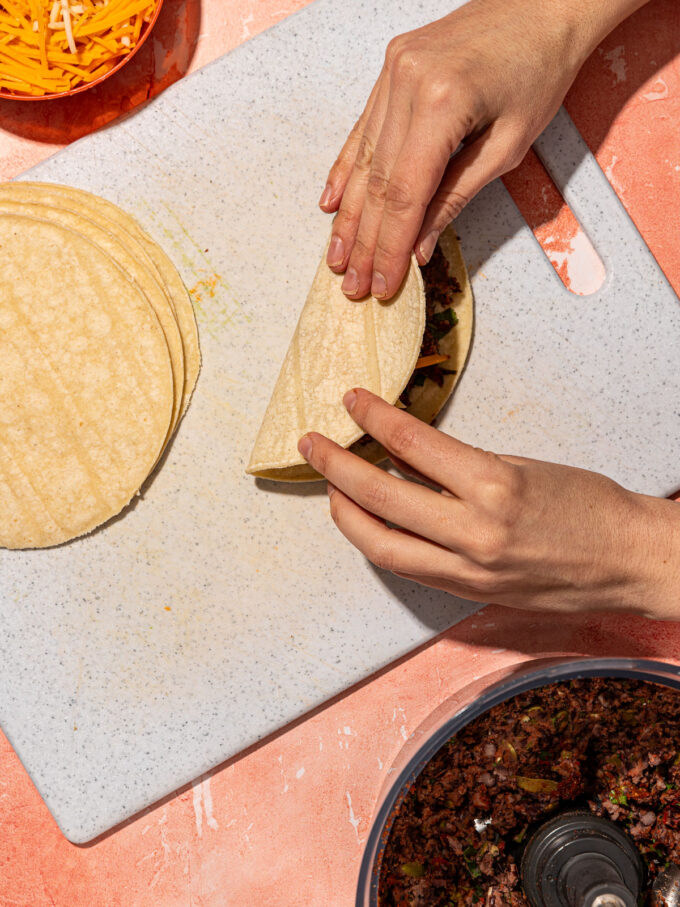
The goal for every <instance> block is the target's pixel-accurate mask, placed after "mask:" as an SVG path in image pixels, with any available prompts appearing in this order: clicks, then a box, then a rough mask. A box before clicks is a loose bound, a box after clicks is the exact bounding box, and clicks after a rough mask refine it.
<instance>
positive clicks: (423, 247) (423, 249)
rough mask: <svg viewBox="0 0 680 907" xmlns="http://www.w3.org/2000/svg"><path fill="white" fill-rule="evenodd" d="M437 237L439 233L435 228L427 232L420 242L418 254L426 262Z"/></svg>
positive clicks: (429, 257) (432, 250) (430, 256)
mask: <svg viewBox="0 0 680 907" xmlns="http://www.w3.org/2000/svg"><path fill="white" fill-rule="evenodd" d="M438 239H439V233H438V232H437V231H436V230H433V231H432V232H431V233H428V234H427V236H426V237H425V239H424V240H423V241H422V242H421V244H420V254H421V255H422V256H423V258H424V259H425V263H426V264H427V262H428V261H429V260H430V259H431V258H432V253H433V252H434V247H435V246H436V245H437V240H438Z"/></svg>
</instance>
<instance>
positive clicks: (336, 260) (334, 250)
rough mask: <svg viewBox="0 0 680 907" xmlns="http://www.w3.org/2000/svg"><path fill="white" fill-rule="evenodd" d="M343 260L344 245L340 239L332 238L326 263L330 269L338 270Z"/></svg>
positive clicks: (337, 237)
mask: <svg viewBox="0 0 680 907" xmlns="http://www.w3.org/2000/svg"><path fill="white" fill-rule="evenodd" d="M344 258H345V244H344V242H343V241H342V239H341V237H339V236H333V237H332V239H331V244H330V246H329V247H328V255H327V256H326V262H327V264H328V266H329V267H331V268H339V267H340V265H341V264H342V262H343V259H344Z"/></svg>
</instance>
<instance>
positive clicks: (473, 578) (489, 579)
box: [463, 567, 498, 596]
mask: <svg viewBox="0 0 680 907" xmlns="http://www.w3.org/2000/svg"><path fill="white" fill-rule="evenodd" d="M463 582H464V584H465V586H466V587H467V588H468V589H471V590H472V591H473V592H474V593H476V594H478V595H482V596H490V595H493V594H494V593H495V592H496V591H497V590H498V582H497V579H496V577H495V576H494V574H493V573H492V572H490V571H489V570H488V569H486V568H485V567H473V568H471V569H470V570H469V571H468V572H467V575H466V576H465V577H463Z"/></svg>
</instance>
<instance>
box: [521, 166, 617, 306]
mask: <svg viewBox="0 0 680 907" xmlns="http://www.w3.org/2000/svg"><path fill="white" fill-rule="evenodd" d="M503 182H504V183H505V187H506V189H507V190H508V192H509V193H510V195H511V196H512V198H513V200H514V202H515V204H516V205H517V207H518V208H519V210H520V211H521V212H522V215H523V216H524V219H525V220H526V222H527V223H528V224H529V226H530V227H531V229H532V231H533V234H534V236H535V237H536V239H537V240H538V242H539V243H540V245H541V248H542V249H543V251H544V252H545V254H546V256H547V258H548V260H549V262H550V264H551V265H552V266H553V268H554V269H555V271H556V272H557V275H558V276H559V278H560V280H561V281H562V283H563V284H564V286H565V287H566V288H567V289H568V290H569V291H570V292H571V293H574V294H575V295H576V296H592V294H593V293H597V291H598V290H599V289H600V287H601V286H602V284H603V283H604V281H605V278H606V276H607V272H606V269H605V266H604V264H603V262H602V259H601V258H600V256H599V255H598V253H597V250H596V249H595V247H594V246H593V244H592V242H591V240H590V238H589V236H588V234H587V233H586V231H585V230H584V228H583V227H582V226H581V224H580V223H579V221H578V220H577V219H576V217H575V215H574V213H573V211H572V210H571V208H570V207H569V205H567V203H566V202H565V200H564V198H563V197H562V193H561V192H560V190H559V189H558V188H557V186H556V185H555V183H554V182H553V180H552V178H551V176H550V174H549V173H548V171H547V170H546V169H545V167H544V166H543V164H542V163H541V162H540V160H539V159H538V156H537V155H536V152H535V151H534V150H533V148H532V149H530V150H529V152H528V153H527V155H526V157H525V158H524V160H523V161H522V163H521V164H520V165H519V167H517V168H516V169H515V170H512V171H510V173H506V175H505V176H504V177H503Z"/></svg>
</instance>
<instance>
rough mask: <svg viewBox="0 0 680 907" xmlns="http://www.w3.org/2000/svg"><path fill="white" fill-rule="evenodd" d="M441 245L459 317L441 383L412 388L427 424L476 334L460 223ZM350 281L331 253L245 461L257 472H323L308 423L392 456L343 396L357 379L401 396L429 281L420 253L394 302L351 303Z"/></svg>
mask: <svg viewBox="0 0 680 907" xmlns="http://www.w3.org/2000/svg"><path fill="white" fill-rule="evenodd" d="M439 248H440V250H441V252H442V253H443V255H444V258H445V259H446V263H447V267H448V273H449V276H450V279H451V286H450V287H449V292H448V293H447V300H448V302H447V305H450V307H451V308H452V309H453V312H454V313H455V315H456V318H457V323H456V325H455V327H453V328H452V329H451V330H450V331H449V332H448V333H447V334H446V335H445V336H444V337H442V339H441V340H440V342H439V351H440V353H441V354H442V355H447V356H448V359H447V361H446V362H443V363H441V366H442V370H441V371H440V372H439V380H440V381H441V385H440V384H438V383H436V382H435V381H433V380H430V379H429V378H426V379H425V380H424V382H423V383H422V385H421V386H417V387H412V388H411V389H410V391H409V406H408V411H409V412H411V413H413V415H415V416H417V417H418V418H420V419H422V420H423V421H426V422H431V421H432V420H433V419H434V417H435V416H436V415H437V413H438V412H439V410H440V409H441V407H442V406H443V405H444V403H445V402H446V400H447V399H448V397H449V396H450V394H451V392H452V391H453V388H454V386H455V384H456V381H457V380H458V378H459V377H460V374H461V372H462V369H463V366H464V364H465V359H466V357H467V352H468V349H469V346H470V340H471V336H472V320H473V302H472V292H471V289H470V282H469V279H468V275H467V271H466V269H465V263H464V262H463V258H462V256H461V253H460V248H459V246H458V241H457V239H456V235H455V233H454V231H453V229H452V228H451V227H448V228H447V229H446V230H445V231H444V232H443V233H442V235H441V237H440V240H439ZM342 279H343V277H342V275H338V274H334V273H333V272H332V271H331V270H330V268H329V267H328V266H327V265H326V254H325V252H324V255H323V257H322V259H321V262H320V264H319V267H318V269H317V272H316V276H315V278H314V281H313V283H312V286H311V289H310V291H309V294H308V296H307V300H306V302H305V305H304V308H303V310H302V313H301V315H300V319H299V321H298V324H297V327H296V329H295V333H294V335H293V339H292V341H291V344H290V346H289V348H288V352H287V353H286V357H285V359H284V361H283V365H282V367H281V371H280V373H279V376H278V379H277V382H276V385H275V386H274V392H273V394H272V397H271V399H270V401H269V405H268V406H267V409H266V412H265V414H264V418H263V420H262V425H261V427H260V431H259V432H258V435H257V439H256V441H255V446H254V448H253V452H252V454H251V457H250V462H249V464H248V467H247V469H246V472H248V473H250V474H251V475H255V476H260V477H262V478H267V479H275V480H278V481H287V482H302V481H312V480H318V479H321V478H322V476H320V475H319V474H318V473H317V472H316V471H315V470H314V469H312V468H311V466H309V464H308V463H307V462H306V461H305V460H304V459H303V457H301V456H300V454H299V453H298V450H297V444H298V441H299V439H300V438H301V437H302V435H304V434H306V433H307V432H308V431H316V432H319V433H321V434H323V435H326V437H329V438H331V439H332V440H334V441H336V442H337V443H338V444H340V446H342V447H346V448H349V447H352V445H354V446H353V447H352V449H353V450H354V451H355V452H356V453H358V454H359V455H360V456H362V457H364V458H365V459H368V460H370V461H371V462H374V463H375V462H379V461H380V460H382V459H385V457H386V456H387V454H386V452H385V451H384V449H383V448H382V447H381V446H380V445H379V444H378V443H377V442H375V441H373V440H371V439H366V438H365V437H362V436H363V435H364V432H363V429H362V428H360V427H359V426H358V425H357V423H356V422H354V420H353V419H352V418H351V416H350V415H349V413H348V412H347V410H346V409H345V407H344V405H343V403H342V398H343V395H344V394H345V393H346V391H348V390H350V389H351V388H353V387H365V388H367V389H368V390H370V391H372V392H373V393H374V394H377V395H378V396H380V397H382V398H383V399H384V400H386V401H387V402H388V403H390V404H395V403H396V402H397V401H398V400H399V397H400V395H401V394H402V392H403V391H404V389H405V388H406V386H407V385H408V384H409V381H410V379H411V376H412V375H413V372H414V369H415V366H416V363H417V361H418V358H419V354H420V350H421V344H422V341H423V333H424V330H425V318H426V308H427V299H426V290H425V284H424V283H423V277H422V274H421V272H420V268H419V267H418V264H417V262H416V260H415V257H413V258H412V260H411V264H410V267H409V271H408V274H407V275H406V278H405V280H404V283H403V284H402V286H401V289H400V290H399V292H398V293H397V294H396V295H395V296H394V297H393V298H392V299H390V300H388V301H381V300H379V299H375V298H374V297H369V298H368V299H366V300H364V301H361V302H352V301H350V300H348V299H347V298H346V297H345V295H344V293H343V292H342V289H341V284H342ZM438 295H441V294H438ZM359 439H361V441H360V440H359ZM357 441H359V443H358V444H356V443H355V442H357Z"/></svg>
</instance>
